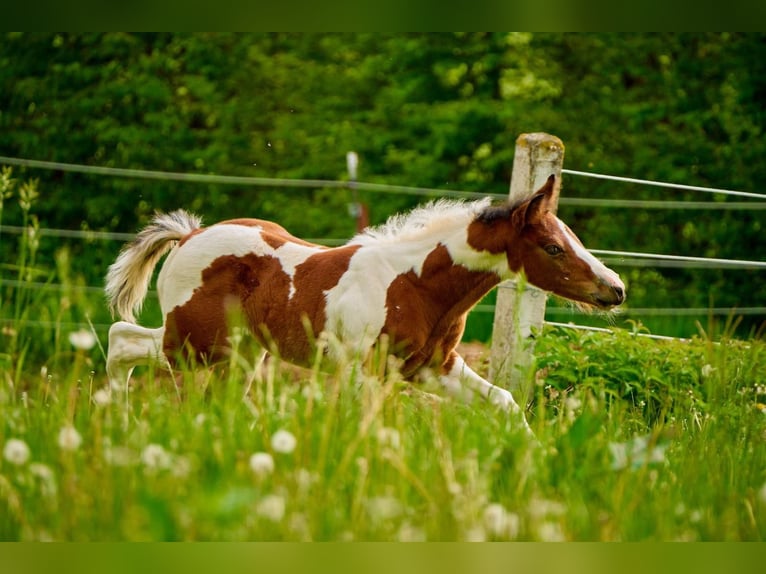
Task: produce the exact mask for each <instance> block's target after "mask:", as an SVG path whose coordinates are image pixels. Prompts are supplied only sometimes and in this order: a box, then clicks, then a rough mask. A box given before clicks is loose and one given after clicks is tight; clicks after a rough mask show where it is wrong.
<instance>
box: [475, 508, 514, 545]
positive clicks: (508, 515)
mask: <svg viewBox="0 0 766 574" xmlns="http://www.w3.org/2000/svg"><path fill="white" fill-rule="evenodd" d="M482 518H483V519H484V526H485V528H486V529H487V532H489V534H490V535H492V536H494V537H495V538H501V539H503V540H514V539H516V538H518V536H519V522H520V521H519V515H518V514H516V513H514V512H508V511H507V510H506V509H505V507H503V505H502V504H497V503H493V504H489V505H487V507H486V508H485V509H484V513H483V515H482Z"/></svg>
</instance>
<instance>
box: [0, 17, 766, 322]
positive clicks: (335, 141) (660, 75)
mask: <svg viewBox="0 0 766 574" xmlns="http://www.w3.org/2000/svg"><path fill="white" fill-rule="evenodd" d="M765 68H766V36H765V35H763V34H732V33H694V34H670V33H663V34H552V33H540V34H529V33H462V34H461V33H454V34H453V33H449V34H447V33H439V34H395V35H394V34H348V33H344V34H293V33H281V34H265V33H254V34H221V33H216V34H180V33H168V34H148V33H142V34H127V33H116V32H113V33H98V34H96V33H92V34H55V33H6V34H4V35H3V36H2V37H0V155H6V156H13V157H24V158H34V159H43V160H50V161H61V162H71V163H81V164H88V165H98V166H112V167H122V168H140V169H151V170H168V171H179V172H190V173H216V174H228V175H246V176H264V177H284V178H324V179H343V178H346V177H347V174H346V165H345V154H346V152H347V151H348V150H355V151H357V152H358V153H359V155H360V158H361V165H360V175H359V177H360V179H362V180H364V181H370V182H383V183H389V184H403V185H410V186H424V187H435V188H440V189H445V190H446V189H463V190H472V191H479V192H492V193H503V192H505V190H506V189H507V186H508V181H509V178H510V168H511V165H512V161H513V147H514V141H515V138H516V137H517V136H518V134H520V133H523V132H532V131H546V132H549V133H553V134H556V135H557V136H559V137H560V138H561V139H562V140H563V141H564V142H565V144H566V148H567V152H566V153H567V157H566V161H565V165H566V167H569V168H571V169H581V170H587V171H595V172H601V173H611V174H619V175H624V176H632V177H638V178H646V179H656V180H663V181H675V182H679V183H684V184H690V185H702V186H712V187H725V188H731V189H740V190H747V191H755V192H758V191H760V190H762V189H763V187H764V186H763V184H764V180H766V164H764V162H762V161H761V158H762V157H764V154H765V153H766V140H764V138H763V128H764V125H765V121H766V111H765V108H764V106H763V102H764V101H766V69H765ZM17 173H18V174H20V176H21V177H23V178H28V177H35V178H39V180H40V182H39V189H40V190H41V195H40V197H39V198H38V199H37V202H36V205H35V209H34V211H35V213H36V216H37V218H38V219H39V225H40V227H48V228H64V229H80V228H82V229H94V230H110V231H125V232H133V231H135V230H137V228H138V227H139V226H141V225H142V224H144V223H145V222H146V220H147V218H148V217H149V216H150V215H151V214H152V213H153V212H154V210H157V209H159V210H169V209H175V208H178V207H181V206H182V207H186V208H188V209H191V210H194V211H196V212H199V213H201V214H203V215H204V218H205V220H206V221H207V222H213V221H216V220H218V219H223V218H229V217H235V216H241V215H245V214H247V215H252V216H256V217H263V218H273V219H276V220H279V221H280V222H282V223H283V224H284V225H285V226H286V227H288V229H290V230H291V231H293V232H294V233H295V234H297V235H303V236H306V237H313V238H346V237H348V236H350V235H351V234H352V233H353V232H354V221H353V219H352V217H351V216H349V215H348V211H347V204H348V203H349V202H350V201H351V200H352V197H351V192H350V191H348V190H330V189H309V190H307V189H291V188H287V189H284V188H280V189H266V188H244V187H236V186H215V185H206V184H190V183H178V182H162V181H153V180H151V181H150V180H139V179H125V178H106V177H95V176H87V175H83V174H73V173H63V172H56V171H41V170H34V171H33V170H29V171H28V172H27V173H25V172H24V170H21V171H20V172H18V171H17ZM564 194H565V195H566V196H567V197H606V198H618V197H623V198H640V199H660V198H672V199H696V200H711V201H712V200H715V201H727V199H725V198H721V197H715V198H710V197H700V195H699V194H697V193H692V192H681V191H669V190H662V191H658V190H657V189H655V188H646V187H640V186H632V185H616V184H614V183H604V182H598V181H595V180H586V179H582V178H574V177H567V178H566V180H565V189H564ZM360 195H361V199H362V200H363V201H365V202H366V203H367V204H368V205H369V206H370V211H371V218H372V221H373V223H376V222H380V221H382V220H384V219H385V218H386V217H388V216H389V215H390V214H391V213H393V212H395V211H399V210H402V209H404V208H407V207H410V206H412V205H414V204H415V203H417V202H418V201H422V198H418V197H410V196H400V195H396V196H394V195H384V194H380V193H371V192H363V193H361V194H360ZM761 214H762V212H761V211H755V210H750V211H748V210H736V211H729V210H727V211H692V212H689V211H686V212H684V211H681V210H636V209H594V208H575V207H567V206H562V209H561V216H562V218H563V219H565V220H566V221H567V222H568V223H570V225H571V226H572V227H573V228H574V229H575V230H576V231H577V232H578V234H579V235H580V236H581V237H582V238H583V240H584V241H585V243H586V245H588V246H589V247H592V248H600V249H614V250H636V251H646V252H656V253H674V254H686V255H698V256H708V257H721V258H739V259H762V257H763V244H764V243H763V240H762V233H763V216H762V215H761ZM23 216H24V214H23V213H22V210H21V208H20V207H19V206H18V205H17V203H16V202H10V201H8V202H6V204H5V207H4V212H3V219H2V222H3V223H4V224H6V225H13V224H17V225H18V224H20V223H21V221H22V220H23ZM119 247H120V246H119V244H118V243H117V242H90V243H88V242H85V243H83V242H76V243H72V244H71V245H70V246H69V248H68V249H69V250H70V253H68V254H67V257H69V258H70V260H71V261H73V262H76V268H77V272H78V274H80V275H81V276H82V280H83V282H84V283H86V284H88V285H100V284H101V281H102V277H103V274H104V272H105V270H106V268H107V266H108V265H109V263H111V261H112V260H113V259H114V256H115V255H116V253H117V250H118V249H119ZM18 248H19V247H18V242H17V241H16V240H15V238H14V236H12V235H9V234H7V233H6V234H2V235H0V256H1V257H2V258H1V259H0V261H2V262H3V263H2V264H3V266H4V268H3V269H4V270H3V274H4V275H6V273H7V272H8V270H9V269H10V267H9V264H8V263H6V262H9V261H15V260H16V258H17V250H18ZM60 248H61V245H60V244H59V243H58V242H54V241H48V242H43V243H42V244H41V246H40V255H39V256H38V262H52V261H54V259H55V253H56V251H57V250H59V249H60ZM39 265H40V266H41V268H42V269H41V270H40V272H41V274H45V273H46V272H48V273H52V274H55V273H57V271H56V266H55V265H53V264H52V263H51V264H50V265H48V266H47V267H45V263H39ZM617 269H618V271H620V273H621V274H622V275H623V276H624V277H625V279H626V280H627V283H628V286H629V292H630V303H629V304H630V305H631V306H633V307H651V306H658V305H659V306H665V307H708V306H711V305H714V306H718V307H723V306H758V305H759V304H762V302H763V301H764V299H766V282H764V281H763V277H762V272H760V271H753V272H748V271H721V270H706V271H701V270H688V269H665V268H663V269H647V268H638V269H635V268H628V267H622V268H621V267H619V266H617ZM55 279H56V281H60V280H61V278H55ZM763 319H764V317H757V316H756V317H750V318H748V319H747V320H746V321H745V322H744V323H743V328H745V329H748V328H753V327H755V326H757V325H758V324H759V323H760V322H762V321H763Z"/></svg>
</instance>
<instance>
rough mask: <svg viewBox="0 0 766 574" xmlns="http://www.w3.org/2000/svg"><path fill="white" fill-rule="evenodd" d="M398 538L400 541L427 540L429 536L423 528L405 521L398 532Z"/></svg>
mask: <svg viewBox="0 0 766 574" xmlns="http://www.w3.org/2000/svg"><path fill="white" fill-rule="evenodd" d="M396 539H397V540H398V541H399V542H426V541H427V540H428V537H427V536H426V533H425V530H423V529H422V528H418V527H417V526H413V525H412V524H410V523H409V522H405V523H404V524H402V525H401V527H400V528H399V531H398V532H397V533H396Z"/></svg>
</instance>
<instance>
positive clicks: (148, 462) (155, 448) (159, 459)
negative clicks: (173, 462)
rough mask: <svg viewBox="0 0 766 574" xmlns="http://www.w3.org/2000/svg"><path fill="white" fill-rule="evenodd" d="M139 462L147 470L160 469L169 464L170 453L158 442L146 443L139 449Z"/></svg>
mask: <svg viewBox="0 0 766 574" xmlns="http://www.w3.org/2000/svg"><path fill="white" fill-rule="evenodd" d="M141 462H142V463H143V464H144V466H145V467H146V468H147V469H148V470H161V469H163V468H168V467H169V466H170V454H169V453H168V451H166V450H165V449H164V448H163V447H162V446H161V445H159V444H154V443H152V444H148V445H146V446H145V447H144V450H142V451H141Z"/></svg>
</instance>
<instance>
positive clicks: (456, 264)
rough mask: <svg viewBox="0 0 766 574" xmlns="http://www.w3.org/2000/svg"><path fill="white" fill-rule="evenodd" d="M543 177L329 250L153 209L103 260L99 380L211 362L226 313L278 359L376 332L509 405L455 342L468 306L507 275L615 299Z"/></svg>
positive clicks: (364, 344) (620, 294) (583, 297)
mask: <svg viewBox="0 0 766 574" xmlns="http://www.w3.org/2000/svg"><path fill="white" fill-rule="evenodd" d="M555 185H556V180H555V178H554V177H553V176H551V177H550V178H549V179H548V181H547V182H546V184H545V185H544V186H543V187H542V188H541V189H540V190H539V191H538V192H537V193H536V194H535V195H534V196H533V197H531V198H530V199H528V200H526V201H524V202H522V203H519V204H517V205H510V204H504V205H499V206H492V205H490V202H489V200H488V199H486V200H481V201H476V202H469V203H463V202H454V201H444V200H441V201H436V202H433V203H430V204H428V205H426V206H424V207H420V208H417V209H415V210H414V211H412V212H410V213H408V214H405V215H397V216H395V217H393V218H391V219H390V220H389V221H388V222H387V223H386V224H384V225H382V226H380V227H377V228H373V229H369V230H367V231H365V232H363V233H361V234H359V235H357V236H356V237H354V238H353V239H352V240H351V241H349V242H348V243H347V244H345V245H342V246H340V247H333V248H327V247H322V246H319V245H314V244H312V243H308V242H306V241H303V240H301V239H298V238H296V237H293V236H292V235H290V234H289V233H288V232H287V231H286V230H285V229H284V228H282V227H281V226H279V225H277V224H276V223H272V222H269V221H262V220H258V219H234V220H230V221H224V222H221V223H217V224H215V225H212V226H210V227H202V226H201V225H200V220H199V219H198V218H196V217H194V216H192V215H190V214H188V213H186V212H185V211H183V210H179V211H175V212H173V213H170V214H158V215H157V216H156V217H155V218H154V220H153V222H152V223H151V224H150V225H149V226H147V227H146V228H145V229H143V230H142V231H141V232H140V233H139V234H138V235H137V237H136V239H135V240H134V241H133V242H132V243H130V244H128V245H127V246H126V247H125V248H124V249H123V250H122V252H121V253H120V255H119V256H118V258H117V260H116V261H115V263H114V264H112V266H111V267H110V268H109V272H108V275H107V284H106V293H107V296H108V299H109V303H110V307H111V309H112V312H113V313H114V312H115V311H116V312H117V313H119V315H120V317H121V318H122V319H123V321H119V322H117V323H115V324H113V325H112V327H111V329H110V331H109V354H108V357H107V372H108V375H109V377H110V379H111V380H112V381H115V382H116V381H120V382H121V383H126V382H127V380H128V379H129V378H130V374H131V372H132V370H133V367H134V366H136V365H137V364H141V363H146V362H147V361H160V362H162V363H163V364H165V365H166V366H169V365H170V362H172V361H173V359H174V357H177V355H178V353H179V352H180V351H184V352H186V351H187V350H188V349H189V348H191V350H192V351H193V353H195V354H196V355H197V357H198V358H202V359H204V360H205V361H215V360H217V359H221V358H223V357H224V356H225V355H226V352H227V345H228V342H229V339H228V337H229V334H230V333H229V329H228V324H227V323H228V319H230V317H231V316H232V312H233V311H239V312H241V313H242V316H243V317H244V320H245V324H246V325H247V327H248V328H249V330H250V332H251V333H252V335H253V336H254V337H255V338H256V339H257V340H259V341H260V342H261V343H262V344H263V345H264V347H265V348H276V350H277V351H278V353H279V355H280V356H281V357H282V358H283V359H285V360H287V361H289V362H293V363H296V364H303V365H306V364H308V363H309V362H310V361H311V358H312V356H313V354H312V340H315V337H316V336H317V335H319V334H320V333H327V334H329V335H330V336H332V337H335V338H336V339H337V340H339V341H341V342H344V343H345V344H346V345H348V346H350V347H351V348H353V349H354V350H356V351H357V352H359V353H360V355H362V356H363V355H364V354H366V353H368V352H369V351H370V350H371V349H372V347H373V346H374V344H375V342H376V341H377V340H378V339H379V338H380V337H381V336H387V337H388V338H389V340H390V341H393V342H394V344H393V345H391V346H390V348H391V349H394V350H395V351H394V352H395V353H396V354H398V355H399V356H400V357H401V358H402V359H403V361H404V363H403V368H402V373H403V375H404V376H405V377H409V378H412V377H414V376H416V375H417V374H418V372H419V371H421V370H422V369H426V368H428V369H431V370H434V369H435V370H437V371H438V373H439V376H440V381H441V383H442V384H443V386H444V387H445V388H446V389H447V390H448V391H451V392H452V393H454V394H463V395H464V394H465V393H468V394H469V395H479V396H481V397H484V398H485V399H488V400H489V401H490V402H491V403H494V404H497V405H499V406H501V407H503V408H504V409H506V410H508V411H513V412H518V411H519V407H518V406H517V405H516V403H515V402H514V400H513V397H512V396H511V394H510V392H508V391H507V390H505V389H502V388H499V387H496V386H494V385H492V384H491V383H489V382H488V381H486V380H484V379H483V378H482V377H480V376H479V375H478V374H476V373H475V372H474V371H473V370H471V369H470V368H469V367H468V365H466V364H465V362H464V361H463V359H462V358H461V357H460V355H458V353H457V351H456V350H455V349H456V347H457V345H458V343H459V342H460V338H461V336H462V334H463V329H464V327H465V321H466V315H467V313H468V311H469V310H470V309H471V308H472V307H473V306H474V305H475V304H476V303H477V302H478V301H479V300H480V299H481V298H482V297H483V296H484V295H485V294H486V293H487V292H488V291H489V290H490V289H492V288H493V287H495V286H496V285H497V284H498V283H499V282H500V281H501V280H504V279H509V278H512V277H514V276H516V275H517V274H520V273H524V274H525V275H526V278H527V280H528V281H529V282H530V283H531V284H533V285H535V286H537V287H539V288H540V289H543V290H546V291H551V292H553V293H555V294H557V295H559V296H561V297H565V298H567V299H571V300H574V301H577V302H579V303H582V304H585V305H589V306H593V307H597V308H602V309H608V308H611V307H612V306H615V305H619V304H620V303H622V301H623V299H624V297H625V287H624V285H623V283H622V281H621V280H620V278H619V277H618V276H617V274H616V273H614V272H613V271H611V270H610V269H608V268H607V267H605V266H604V265H603V264H602V263H601V262H600V261H598V260H597V259H596V258H595V257H594V256H593V255H591V254H590V253H589V252H588V251H587V250H586V249H585V248H584V247H583V245H582V243H581V242H580V241H579V240H578V239H577V237H576V236H575V234H574V233H572V231H571V230H570V229H569V228H568V227H567V226H566V225H565V224H564V223H563V222H562V221H561V220H560V219H558V218H557V217H556V216H555V215H553V214H552V213H551V212H550V211H549V209H548V206H549V202H550V199H551V197H552V195H553V192H554V187H555ZM171 247H172V248H173V249H172V251H171V252H170V254H169V256H168V257H167V260H166V261H165V264H164V265H163V267H162V270H161V272H160V274H159V278H158V282H157V290H158V293H159V300H160V306H161V309H162V314H163V317H164V325H163V326H162V327H160V328H158V329H147V328H144V327H140V326H138V325H136V324H135V317H134V312H136V311H138V310H140V308H141V305H142V302H143V299H144V298H145V296H146V292H147V287H148V284H149V281H150V278H151V275H152V270H153V268H154V267H155V265H156V264H157V263H158V261H159V259H160V258H161V257H162V256H163V255H164V254H165V253H166V252H167V251H168V250H170V249H171ZM307 327H308V328H307ZM307 331H309V332H307ZM270 346H271V347H270Z"/></svg>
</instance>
